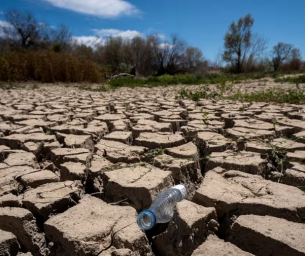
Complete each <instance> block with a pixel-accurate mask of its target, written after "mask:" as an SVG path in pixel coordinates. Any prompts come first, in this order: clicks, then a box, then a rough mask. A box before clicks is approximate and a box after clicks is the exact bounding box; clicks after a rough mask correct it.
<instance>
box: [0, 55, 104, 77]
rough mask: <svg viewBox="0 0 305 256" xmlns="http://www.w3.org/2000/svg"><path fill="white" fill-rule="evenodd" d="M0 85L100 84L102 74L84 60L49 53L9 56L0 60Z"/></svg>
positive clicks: (99, 68) (98, 67)
mask: <svg viewBox="0 0 305 256" xmlns="http://www.w3.org/2000/svg"><path fill="white" fill-rule="evenodd" d="M0 80H1V81H13V82H18V81H39V82H44V83H54V82H71V83H73V82H85V81H86V82H91V83H95V82H100V81H102V80H103V70H102V68H101V67H100V66H98V65H97V64H95V63H93V62H91V61H88V60H87V59H85V58H84V57H81V56H80V57H79V56H75V55H72V54H69V53H56V52H52V51H29V52H20V51H19V52H17V51H16V52H11V53H9V54H7V55H4V56H1V57H0Z"/></svg>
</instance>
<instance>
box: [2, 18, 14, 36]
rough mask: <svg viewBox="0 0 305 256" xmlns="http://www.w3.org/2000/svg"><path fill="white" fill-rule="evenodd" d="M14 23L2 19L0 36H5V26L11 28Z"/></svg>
mask: <svg viewBox="0 0 305 256" xmlns="http://www.w3.org/2000/svg"><path fill="white" fill-rule="evenodd" d="M10 27H12V25H11V24H10V23H8V22H6V21H4V20H0V37H4V36H5V34H4V32H3V28H10Z"/></svg>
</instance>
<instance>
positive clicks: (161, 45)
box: [159, 43, 173, 49]
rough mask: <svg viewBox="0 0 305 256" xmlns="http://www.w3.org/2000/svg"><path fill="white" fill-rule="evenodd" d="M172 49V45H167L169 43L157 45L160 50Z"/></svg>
mask: <svg viewBox="0 0 305 256" xmlns="http://www.w3.org/2000/svg"><path fill="white" fill-rule="evenodd" d="M172 47H173V45H172V44H169V43H161V44H159V48H161V49H164V48H169V49H171V48H172Z"/></svg>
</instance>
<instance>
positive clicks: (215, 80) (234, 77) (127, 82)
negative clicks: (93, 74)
mask: <svg viewBox="0 0 305 256" xmlns="http://www.w3.org/2000/svg"><path fill="white" fill-rule="evenodd" d="M266 76H270V74H269V73H264V72H261V73H243V74H225V73H221V74H177V75H163V76H151V77H147V78H132V77H122V78H117V79H112V80H110V81H108V84H109V85H110V86H113V87H122V86H125V87H131V88H134V87H137V86H153V87H154V86H167V85H177V84H184V85H199V84H225V83H227V82H232V83H238V82H241V81H243V80H247V79H261V78H264V77H266Z"/></svg>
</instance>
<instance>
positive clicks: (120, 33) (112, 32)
mask: <svg viewBox="0 0 305 256" xmlns="http://www.w3.org/2000/svg"><path fill="white" fill-rule="evenodd" d="M92 31H93V32H94V33H95V34H96V35H98V36H100V37H102V38H104V37H106V38H107V37H122V38H126V39H132V38H134V37H136V36H142V34H141V33H140V32H139V31H136V30H125V31H124V30H118V29H92Z"/></svg>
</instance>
